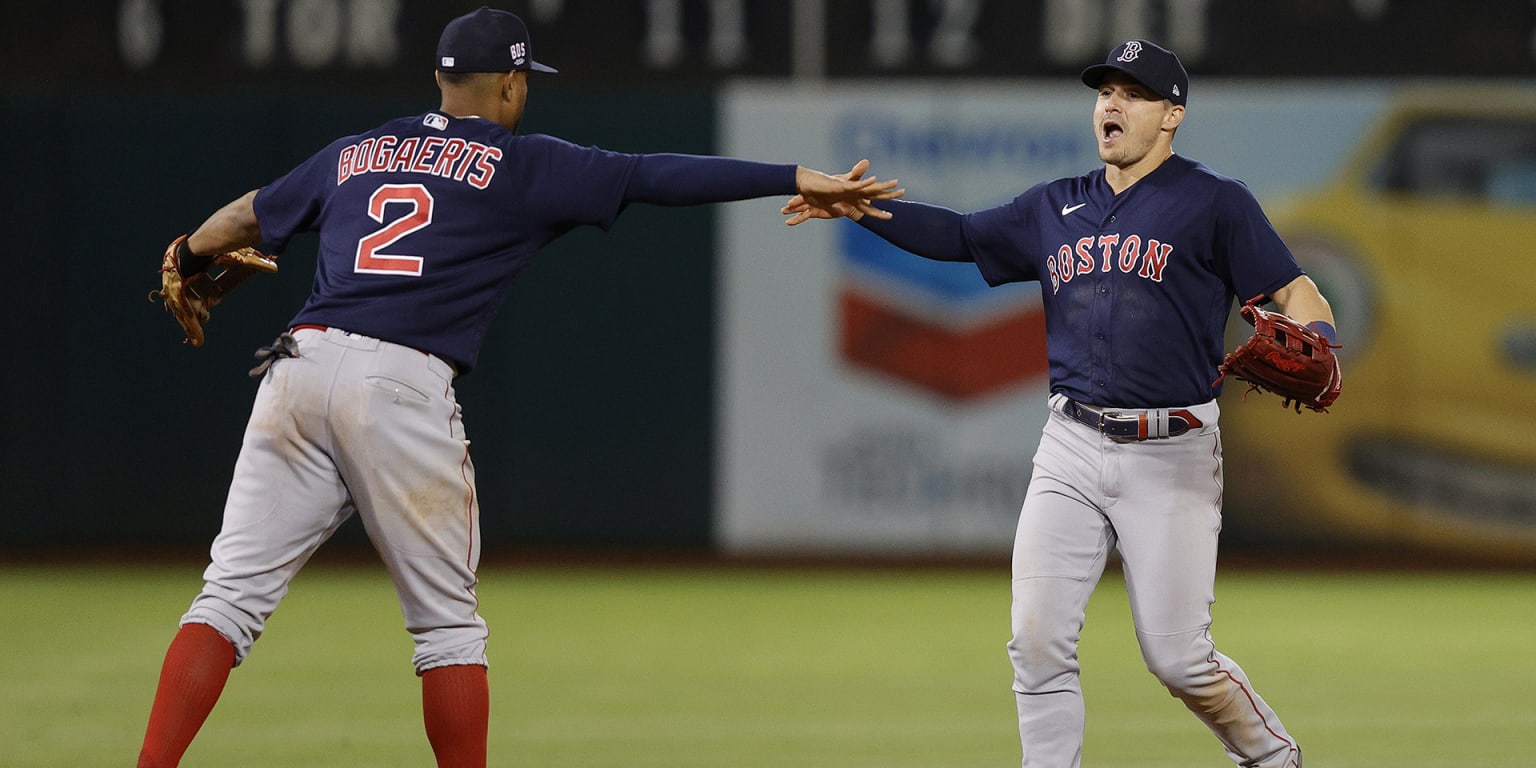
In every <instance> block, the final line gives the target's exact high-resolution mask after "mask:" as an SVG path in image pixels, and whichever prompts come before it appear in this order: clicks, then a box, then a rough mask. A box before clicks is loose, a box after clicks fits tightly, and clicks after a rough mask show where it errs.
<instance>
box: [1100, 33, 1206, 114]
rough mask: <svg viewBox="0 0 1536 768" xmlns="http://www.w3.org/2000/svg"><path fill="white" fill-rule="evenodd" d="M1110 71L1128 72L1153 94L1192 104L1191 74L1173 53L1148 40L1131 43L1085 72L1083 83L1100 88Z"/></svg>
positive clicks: (1118, 47) (1180, 103) (1130, 41)
mask: <svg viewBox="0 0 1536 768" xmlns="http://www.w3.org/2000/svg"><path fill="white" fill-rule="evenodd" d="M1110 72H1124V73H1125V74H1127V75H1130V76H1131V77H1133V78H1135V79H1136V82H1138V83H1141V84H1142V85H1144V86H1146V87H1147V89H1148V90H1150V91H1152V92H1153V93H1155V94H1157V95H1159V96H1161V97H1163V98H1165V99H1167V100H1169V101H1171V102H1173V103H1175V104H1178V105H1180V106H1183V105H1184V104H1185V103H1186V102H1188V101H1189V73H1188V72H1185V71H1184V65H1183V64H1182V63H1181V62H1180V61H1179V57H1178V56H1175V55H1174V53H1173V51H1170V50H1168V49H1167V48H1164V47H1162V46H1160V45H1158V44H1157V43H1152V42H1148V41H1146V40H1127V41H1125V42H1123V43H1121V44H1120V45H1118V46H1116V47H1115V49H1114V50H1112V51H1110V52H1109V56H1108V57H1107V58H1105V59H1104V63H1103V64H1095V65H1093V66H1091V67H1089V68H1087V69H1085V70H1083V83H1084V84H1085V85H1087V86H1088V87H1089V88H1097V87H1099V86H1100V85H1102V84H1103V83H1104V78H1105V76H1106V75H1108V74H1109V73H1110Z"/></svg>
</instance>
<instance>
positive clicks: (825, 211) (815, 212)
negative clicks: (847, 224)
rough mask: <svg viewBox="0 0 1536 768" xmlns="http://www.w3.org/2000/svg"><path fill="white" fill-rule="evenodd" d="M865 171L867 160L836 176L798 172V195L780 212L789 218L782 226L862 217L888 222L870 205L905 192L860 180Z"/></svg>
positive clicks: (873, 179)
mask: <svg viewBox="0 0 1536 768" xmlns="http://www.w3.org/2000/svg"><path fill="white" fill-rule="evenodd" d="M868 171H869V161H868V160H860V161H859V162H857V163H855V164H854V166H853V168H852V169H850V170H849V171H848V172H847V173H839V174H836V175H827V174H825V173H822V172H820V171H813V170H811V169H809V168H801V169H800V170H799V171H798V172H797V173H796V174H795V183H796V186H797V187H798V188H799V190H800V194H798V195H795V196H794V197H792V198H790V200H789V202H787V203H785V204H784V207H783V208H782V209H780V212H781V213H784V214H793V216H792V217H791V218H790V219H789V220H787V221H785V222H784V223H785V224H788V225H790V226H794V225H796V224H799V223H801V222H803V221H807V220H809V219H837V218H842V217H844V216H847V217H849V218H851V219H853V220H854V221H858V220H859V219H860V218H862V217H864V216H866V215H868V216H874V217H875V218H877V219H889V218H890V217H891V214H890V213H889V212H887V211H882V210H880V209H879V208H876V207H875V206H874V201H875V200H895V199H897V198H899V197H901V196H902V195H905V194H906V193H907V191H906V190H905V189H898V188H897V186H896V185H897V183H898V182H897V180H895V179H892V180H890V181H880V180H879V179H878V178H877V177H874V176H870V177H869V178H864V174H865V173H866V172H868Z"/></svg>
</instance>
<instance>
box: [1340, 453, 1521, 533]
mask: <svg viewBox="0 0 1536 768" xmlns="http://www.w3.org/2000/svg"><path fill="white" fill-rule="evenodd" d="M1348 454H1349V468H1350V471H1352V472H1353V473H1354V475H1355V477H1356V478H1357V479H1359V480H1360V482H1362V483H1363V484H1365V485H1366V486H1368V487H1370V488H1371V489H1372V490H1375V491H1376V492H1378V493H1381V494H1384V495H1386V496H1389V497H1392V498H1394V499H1399V500H1402V501H1405V502H1408V503H1410V504H1413V505H1415V506H1417V507H1420V508H1429V509H1432V510H1434V512H1435V513H1436V514H1440V515H1444V516H1446V517H1455V518H1461V519H1464V520H1471V521H1476V522H1481V523H1493V524H1499V525H1507V526H1516V527H1524V528H1529V527H1533V526H1536V469H1533V468H1532V467H1530V466H1529V465H1517V464H1512V463H1498V462H1493V461H1488V460H1484V459H1475V458H1471V457H1468V456H1463V455H1456V454H1453V453H1450V452H1448V451H1445V450H1442V449H1437V448H1432V447H1430V446H1427V445H1424V444H1422V443H1413V442H1411V441H1407V440H1404V439H1402V438H1400V437H1399V438H1387V437H1370V438H1362V439H1359V440H1356V441H1354V442H1353V443H1352V444H1351V445H1350V446H1349V451H1348Z"/></svg>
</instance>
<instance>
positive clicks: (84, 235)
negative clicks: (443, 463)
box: [0, 0, 1536, 565]
mask: <svg viewBox="0 0 1536 768" xmlns="http://www.w3.org/2000/svg"><path fill="white" fill-rule="evenodd" d="M480 4H481V3H480V2H478V0H471V1H469V2H443V1H439V0H431V1H429V0H214V1H210V0H120V1H112V0H87V1H86V2H83V3H74V4H64V5H60V4H48V3H37V2H30V1H28V2H21V1H19V0H0V11H3V13H4V18H6V19H7V21H6V23H5V25H4V27H3V29H0V43H3V44H0V62H3V71H0V117H3V125H4V129H3V131H4V133H3V135H4V140H3V141H0V152H3V153H4V157H3V165H4V167H5V168H6V169H7V177H8V178H10V179H11V183H8V184H7V185H6V187H5V189H4V192H3V193H0V194H3V195H4V198H3V200H4V204H3V212H0V222H3V223H0V226H3V236H4V242H5V243H6V245H7V250H8V257H9V258H10V260H11V263H12V265H13V266H14V267H16V268H15V269H13V270H12V272H11V273H10V276H9V277H8V278H7V280H6V286H7V290H6V291H5V300H4V301H3V302H0V331H3V335H0V338H3V339H4V340H5V352H6V354H5V359H6V361H7V363H6V365H5V373H4V375H3V376H0V409H3V416H0V555H21V556H35V555H41V556H52V555H68V554H86V553H130V554H141V553H157V552H191V553H196V552H199V551H201V550H203V549H204V548H205V547H206V546H207V544H208V542H209V541H210V540H211V538H212V536H213V535H214V533H216V531H217V529H218V525H219V517H220V510H221V507H222V503H223V497H224V493H225V489H226V485H227V482H228V479H229V475H230V469H231V467H232V465H233V461H234V458H235V454H236V452H237V450H238V448H239V444H240V435H241V432H242V429H243V426H244V422H245V418H246V415H247V414H248V409H249V405H250V400H251V398H252V396H253V395H254V392H255V383H254V382H253V381H252V380H250V379H248V378H247V377H246V375H245V371H246V369H247V368H248V367H249V364H250V355H251V352H252V351H253V350H254V349H255V348H256V347H258V346H260V345H262V344H266V343H268V342H269V341H270V340H271V338H272V337H273V336H275V335H276V334H277V333H278V332H279V331H281V330H282V329H284V328H285V327H286V323H287V322H288V320H289V319H290V318H291V317H292V316H293V314H294V313H295V312H296V311H297V309H298V307H299V306H300V304H301V303H302V301H303V298H304V296H305V295H306V294H307V291H308V289H309V282H310V279H311V276H312V258H313V254H314V242H313V240H312V239H311V240H306V239H303V238H300V239H299V240H296V241H295V242H294V243H293V244H292V245H291V246H290V247H289V249H288V251H287V252H286V253H284V254H282V257H281V264H282V266H283V269H282V272H281V274H280V275H279V276H278V277H277V278H276V279H264V280H256V281H252V282H251V283H249V284H247V286H246V287H245V288H244V289H242V291H241V292H240V293H239V294H238V295H236V296H235V297H234V298H233V299H232V300H231V301H229V302H228V303H227V304H225V305H224V306H222V307H221V308H220V310H219V312H218V313H217V314H216V315H215V317H214V319H213V322H212V323H211V325H210V326H209V328H208V331H209V342H208V345H207V346H206V347H204V348H202V349H192V348H190V347H187V346H182V345H180V344H178V343H177V342H178V341H179V339H180V335H179V333H178V329H177V327H176V326H175V324H174V322H173V321H172V319H171V318H170V317H169V316H168V315H166V313H164V312H163V311H162V310H161V309H160V307H159V306H158V305H155V304H151V303H150V302H149V301H147V299H146V295H147V294H148V293H149V292H150V291H151V290H153V289H154V288H156V287H157V286H158V278H157V275H156V270H157V268H158V264H159V255H160V252H161V250H162V249H163V247H164V245H165V243H166V242H168V241H169V240H170V239H171V238H173V237H175V236H176V235H178V234H181V233H183V232H186V231H188V230H190V229H191V228H193V227H195V226H196V225H197V224H198V223H200V222H201V221H202V219H203V218H204V217H206V216H207V215H208V214H209V213H211V212H212V211H213V210H215V209H216V208H217V207H219V206H220V205H222V204H223V203H225V202H227V201H228V200H230V199H233V198H235V197H237V196H239V195H241V194H243V193H244V192H245V191H247V190H249V189H252V188H255V187H259V186H261V185H264V184H266V183H268V182H270V181H271V180H273V179H275V178H276V177H278V176H279V175H281V174H282V173H284V172H286V171H287V170H288V169H289V168H290V167H292V166H294V165H296V164H297V163H298V162H300V161H301V160H303V159H304V158H305V157H307V156H308V155H309V154H310V153H312V152H314V151H316V150H318V149H319V148H321V147H322V146H324V145H325V144H326V143H328V142H329V141H331V140H332V139H334V138H337V137H339V136H342V135H346V134H350V133H356V132H361V131H364V130H367V129H369V128H371V127H373V126H374V125H376V124H377V123H379V122H382V121H384V120H386V119H389V118H392V117H396V116H399V115H404V114H415V113H420V112H423V111H425V110H428V109H431V108H435V107H436V106H437V93H436V90H435V87H434V85H433V81H432V55H433V50H434V48H435V44H436V40H437V36H438V33H439V31H440V30H441V28H442V25H443V24H444V23H445V22H446V21H447V20H448V19H450V18H452V17H454V16H456V15H458V14H460V13H464V12H467V11H469V10H473V9H474V8H475V7H477V6H479V5H480ZM500 6H501V7H504V8H506V9H508V10H512V11H514V12H517V13H519V14H520V15H522V16H523V17H524V18H525V19H526V20H527V21H528V23H529V26H530V27H531V29H532V35H533V48H534V54H535V56H536V57H537V58H538V59H539V60H540V61H543V62H545V63H548V64H550V65H553V66H555V67H557V68H559V69H560V73H559V74H558V75H553V76H535V77H534V78H533V83H532V93H531V97H530V101H529V111H528V116H527V118H526V120H525V122H524V126H523V129H522V130H523V132H525V133H550V134H554V135H558V136H561V137H563V138H566V139H568V140H571V141H574V142H576V143H579V144H596V145H600V146H603V147H605V148H608V149H613V150H619V151H636V152H654V151H668V152H690V153H709V154H730V155H737V156H742V157H749V158H752V159H759V160H767V161H775V162H799V163H802V164H806V165H811V166H814V167H818V168H822V169H824V170H828V171H834V172H835V171H838V170H845V169H846V168H847V167H848V166H850V165H852V164H853V162H854V161H856V160H858V159H859V158H861V157H868V158H870V159H871V160H872V161H873V163H874V169H875V173H877V174H878V175H880V176H882V177H887V178H889V177H898V178H900V179H901V180H902V181H903V182H904V185H905V186H906V187H907V188H908V190H909V193H908V194H909V196H910V197H911V198H913V199H917V200H923V201H926V202H934V203H940V204H944V205H949V206H952V207H955V208H957V209H961V210H975V209H979V208H983V207H990V206H992V205H996V204H999V203H1002V202H1004V201H1006V200H1008V199H1010V198H1011V197H1012V196H1013V195H1015V194H1017V193H1019V192H1021V191H1023V190H1024V189H1026V188H1027V187H1029V186H1031V185H1033V184H1035V183H1037V182H1039V181H1044V180H1047V179H1050V178H1055V177H1058V176H1063V175H1075V174H1078V173H1082V172H1086V171H1087V170H1089V169H1091V168H1093V167H1095V165H1096V159H1095V155H1094V150H1093V144H1092V139H1091V135H1090V131H1089V116H1090V112H1091V107H1092V97H1091V92H1090V91H1088V90H1086V89H1085V88H1083V87H1082V86H1081V84H1080V83H1079V82H1078V81H1077V74H1078V72H1080V70H1081V69H1082V68H1083V67H1084V66H1086V65H1088V64H1092V63H1097V62H1099V61H1102V59H1103V57H1104V54H1105V52H1106V51H1108V50H1109V49H1110V48H1111V47H1113V46H1114V45H1116V44H1117V43H1118V42H1120V41H1122V40H1124V39H1127V38H1130V37H1146V38H1149V39H1152V40H1156V41H1159V42H1161V43H1163V44H1165V45H1167V46H1168V47H1170V48H1172V49H1173V50H1175V51H1176V52H1178V53H1179V54H1180V56H1181V57H1182V59H1183V61H1184V63H1185V65H1186V67H1187V68H1188V69H1189V70H1190V72H1191V78H1192V86H1191V88H1192V93H1191V95H1190V104H1189V118H1188V120H1187V121H1186V123H1185V127H1184V129H1182V130H1181V131H1180V136H1179V139H1178V141H1177V142H1176V143H1175V149H1176V150H1177V151H1179V152H1181V153H1182V154H1186V155H1188V156H1191V157H1194V158H1195V159H1198V160H1202V161H1204V162H1206V163H1208V164H1209V165H1211V166H1212V167H1213V168H1214V169H1215V170H1217V171H1219V172H1222V173H1225V174H1227V175H1231V176H1235V177H1237V178H1240V179H1242V180H1243V181H1245V182H1246V183H1248V184H1249V186H1250V187H1251V188H1253V190H1254V191H1255V193H1256V194H1258V195H1259V197H1260V199H1261V200H1262V201H1263V202H1264V204H1265V206H1266V210H1267V211H1268V212H1269V214H1270V216H1271V219H1272V220H1273V222H1274V224H1275V226H1276V227H1277V228H1278V229H1279V230H1280V231H1281V233H1282V234H1283V235H1284V236H1285V237H1286V239H1287V241H1288V242H1289V243H1290V244H1291V245H1292V247H1293V249H1294V250H1295V251H1296V254H1297V257H1298V259H1299V260H1301V261H1302V263H1303V265H1304V266H1305V267H1306V268H1307V269H1308V270H1309V272H1311V273H1312V274H1313V275H1314V277H1315V278H1316V279H1317V280H1318V282H1319V283H1320V284H1321V285H1322V287H1323V290H1324V292H1325V294H1326V295H1327V296H1328V297H1329V298H1330V299H1331V300H1332V302H1333V306H1334V309H1335V312H1336V313H1337V315H1338V319H1339V323H1338V326H1339V332H1340V340H1341V341H1342V342H1343V343H1344V344H1345V347H1344V349H1343V350H1342V360H1343V367H1344V373H1345V377H1344V380H1345V385H1344V395H1343V397H1342V398H1341V399H1340V400H1339V403H1338V405H1337V407H1336V408H1335V409H1333V412H1332V413H1329V414H1326V415H1323V414H1314V413H1310V412H1308V413H1303V414H1296V413H1292V412H1290V411H1287V410H1285V409H1283V408H1282V407H1280V405H1279V403H1278V401H1277V400H1276V399H1274V398H1273V397H1271V396H1259V395H1253V396H1249V397H1247V398H1246V399H1245V398H1244V397H1243V392H1242V391H1241V388H1240V387H1228V389H1227V391H1226V392H1225V394H1224V395H1223V397H1222V398H1221V403H1222V407H1223V411H1224V413H1223V417H1222V423H1223V427H1224V434H1225V438H1226V455H1227V478H1228V489H1229V495H1228V499H1227V503H1226V511H1227V523H1226V528H1225V532H1224V536H1225V540H1224V546H1225V547H1226V552H1227V553H1228V554H1236V555H1243V554H1252V555H1255V556H1261V555H1272V554H1277V553H1278V554H1285V555H1287V556H1290V557H1296V556H1311V555H1315V554H1323V555H1335V556H1339V557H1342V558H1345V559H1349V558H1357V557H1373V558H1375V557H1388V558H1397V559H1400V560H1401V561H1403V562H1407V563H1415V562H1431V561H1435V562H1440V561H1457V562H1469V563H1487V564H1498V565H1533V564H1536V415H1533V411H1532V409H1531V408H1530V407H1529V402H1530V399H1531V396H1532V395H1533V394H1536V301H1533V299H1532V298H1531V297H1532V296H1533V293H1536V259H1533V258H1532V251H1531V245H1530V244H1531V243H1532V242H1536V91H1533V88H1532V83H1533V77H1536V6H1533V5H1532V4H1531V3H1529V2H1525V1H1524V0H1463V1H1462V2H1458V3H1443V2H1433V1H1432V0H1354V1H1352V2H1351V1H1346V0H1305V1H1300V2H1289V3H1217V2H1209V1H1208V0H1009V1H1008V2H1003V1H1002V0H857V1H855V0H844V1H841V2H832V1H831V0H793V1H784V0H781V1H778V2H756V1H749V0H630V1H629V2H613V1H612V0H532V1H516V2H511V1H509V2H505V3H502V4H500ZM1426 41H1429V42H1426ZM780 204H781V201H779V200H759V201H748V202H743V203H733V204H730V205H723V206H711V207H701V208H687V209H662V208H654V207H636V208H634V209H632V210H630V211H628V212H627V213H626V214H625V215H624V216H623V217H622V218H621V219H620V221H619V223H618V224H617V226H615V227H614V229H613V231H612V232H610V233H606V234H605V233H601V232H598V231H596V230H591V231H578V232H575V233H572V234H571V235H569V236H567V237H566V238H564V239H563V240H561V241H559V242H557V243H556V244H554V245H553V246H552V247H550V248H548V249H547V250H546V251H545V252H544V254H543V255H542V256H541V258H540V259H539V260H538V261H536V262H535V264H534V266H533V267H532V268H531V269H530V271H529V272H528V273H527V275H526V276H525V278H524V279H523V280H522V282H521V283H520V284H519V285H518V286H517V287H516V288H515V289H514V291H513V293H512V296H511V298H510V300H509V301H508V303H507V305H506V307H505V309H504V310H503V312H502V313H501V315H500V316H499V317H498V319H497V321H496V324H495V326H494V327H493V329H492V331H491V333H490V334H489V336H488V340H487V344H486V347H485V349H484V352H483V354H482V357H481V367H480V368H478V369H477V370H476V372H475V373H474V374H473V375H471V376H468V377H465V378H464V379H461V380H460V382H459V383H458V391H459V398H460V401H461V402H462V404H463V406H464V413H465V421H466V425H467V428H468V431H469V435H470V437H471V438H472V439H473V440H474V448H473V451H474V459H475V463H476V466H477V468H478V474H479V482H480V493H481V508H482V516H483V530H484V536H485V544H486V547H485V556H486V557H487V558H490V559H494V558H496V557H498V556H503V555H507V556H516V555H517V554H518V553H521V552H575V553H590V552H599V551H606V552H626V551H628V552H666V553H675V554H682V555H706V556H714V555H723V556H735V557H754V556H763V557H816V558H833V559H835V558H856V557H895V558H903V559H912V558H917V559H954V558H958V559H984V560H992V559H996V560H1001V559H1003V558H1006V556H1007V552H1008V550H1009V547H1010V544H1011V540H1012V519H1013V516H1014V515H1015V513H1016V510H1017V507H1018V504H1019V502H1020V501H1021V500H1022V498H1023V492H1024V488H1025V486H1026V484H1027V480H1028V475H1029V470H1030V463H1029V461H1030V456H1031V455H1032V453H1033V450H1034V447H1035V443H1036V441H1037V436H1038V432H1039V428H1040V425H1041V423H1042V421H1043V419H1044V417H1045V396H1046V382H1045V369H1044V357H1043V351H1042V338H1043V336H1042V331H1041V326H1040V319H1039V313H1038V305H1039V301H1038V289H1037V287H1036V286H1034V285H1028V286H1015V287H1012V288H1008V289H999V290H987V289H985V287H984V286H983V285H982V284H981V281H980V279H979V277H977V276H976V275H975V273H974V269H973V268H969V267H962V268H960V269H958V270H955V269H949V267H951V266H953V265H930V264H925V263H921V262H920V260H918V259H916V258H915V257H907V256H903V255H901V254H899V253H895V252H887V251H886V250H885V249H884V247H883V245H882V244H881V243H879V242H876V241H873V240H871V239H869V238H866V237H864V236H863V235H862V231H861V230H859V229H858V228H857V227H855V226H853V225H849V224H847V223H846V222H833V223H822V222H817V223H814V224H811V225H808V226H806V227H799V228H795V229H789V228H785V227H783V226H782V224H781V223H780V222H781V218H782V217H780V216H779V214H778V207H779V205H780ZM1233 326H1234V327H1233V334H1234V335H1233V340H1232V343H1233V344H1235V343H1236V340H1237V339H1238V338H1241V337H1242V336H1245V335H1246V330H1247V328H1246V326H1243V325H1242V324H1241V322H1240V321H1236V320H1234V323H1233ZM1147 332H1148V333H1156V332H1157V331H1156V329H1147ZM335 546H337V547H341V548H349V547H350V548H358V549H364V548H366V542H365V539H364V538H363V536H362V532H361V526H360V525H356V524H355V523H353V524H349V525H348V526H347V527H346V528H345V529H344V530H343V532H342V533H341V534H340V535H339V540H338V542H337V543H336V545H335Z"/></svg>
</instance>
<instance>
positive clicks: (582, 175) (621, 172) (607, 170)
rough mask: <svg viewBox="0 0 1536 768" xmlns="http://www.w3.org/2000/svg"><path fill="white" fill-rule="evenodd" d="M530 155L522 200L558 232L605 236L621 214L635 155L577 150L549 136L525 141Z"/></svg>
mask: <svg viewBox="0 0 1536 768" xmlns="http://www.w3.org/2000/svg"><path fill="white" fill-rule="evenodd" d="M525 138H526V139H527V141H528V142H529V146H530V148H531V149H532V150H533V152H534V154H535V157H534V158H532V159H531V160H532V161H531V162H530V165H529V169H530V170H531V171H532V174H531V177H530V178H526V179H523V180H522V182H521V183H524V184H526V188H525V190H524V193H523V196H522V198H523V199H524V200H525V202H526V204H527V205H528V206H529V207H530V208H531V209H532V210H533V212H534V213H535V214H536V215H537V217H538V218H540V219H542V220H544V221H548V222H551V223H552V224H554V225H555V226H556V227H557V228H558V229H561V230H565V229H570V228H573V227H577V226H583V225H591V226H596V227H600V228H602V229H604V230H607V229H609V228H611V227H612V226H613V223H614V221H615V220H617V219H618V217H619V214H620V213H622V212H623V210H624V204H625V201H624V190H625V189H626V188H627V187H628V186H629V177H630V175H631V174H632V173H634V169H635V163H636V162H638V161H639V159H640V155H636V154H627V153H623V152H611V151H609V150H606V149H601V148H598V147H582V146H578V145H576V144H572V143H570V142H568V141H565V140H563V139H557V138H555V137H553V136H544V135H532V136H528V137H525Z"/></svg>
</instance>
